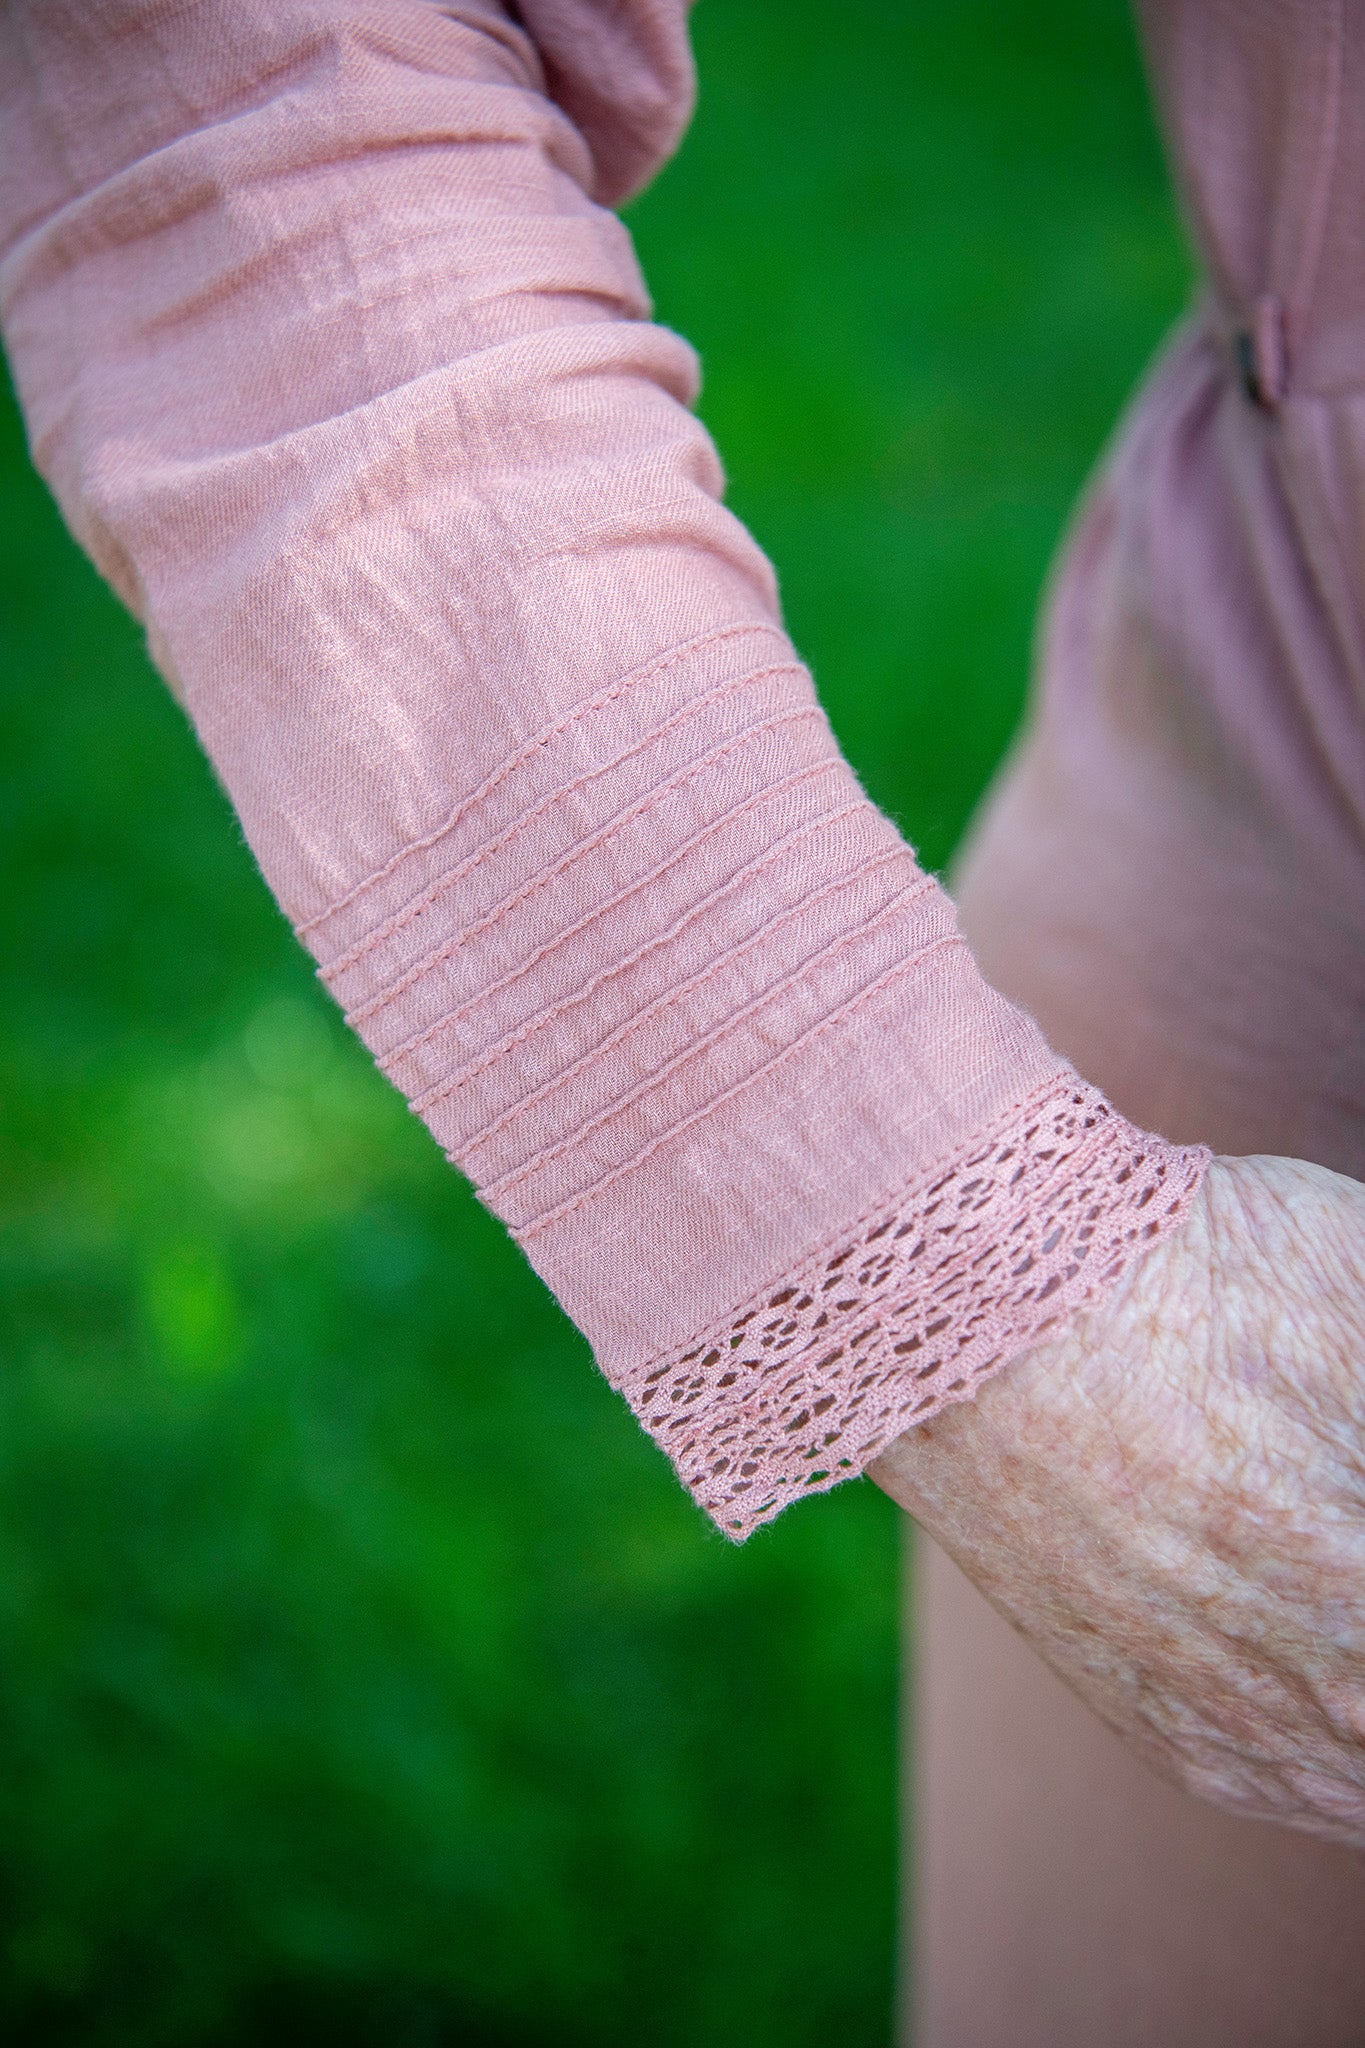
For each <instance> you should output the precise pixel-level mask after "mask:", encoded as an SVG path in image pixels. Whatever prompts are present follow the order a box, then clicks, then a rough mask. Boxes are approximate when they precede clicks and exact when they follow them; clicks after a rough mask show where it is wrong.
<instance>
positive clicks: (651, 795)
mask: <svg viewBox="0 0 1365 2048" xmlns="http://www.w3.org/2000/svg"><path fill="white" fill-rule="evenodd" d="M824 716H825V714H824V712H823V711H822V710H821V709H820V706H819V705H818V704H807V705H802V706H801V707H800V708H799V709H797V710H794V711H783V712H779V713H776V714H774V715H773V716H771V717H769V718H762V719H757V720H755V722H754V723H753V724H752V725H746V726H745V727H744V729H743V730H742V731H741V732H738V733H734V734H732V735H731V737H730V738H729V739H728V740H726V741H725V742H724V744H723V745H722V746H719V747H714V748H713V749H712V750H711V752H710V753H709V754H703V755H702V756H701V757H700V758H699V759H698V760H695V761H689V762H688V763H687V764H686V766H685V767H683V768H680V769H678V770H676V771H675V773H674V774H672V775H670V776H669V777H667V778H666V779H665V780H664V781H663V782H657V783H655V784H654V786H653V787H652V788H651V789H649V790H647V791H646V792H645V794H644V795H643V796H641V797H638V798H636V800H635V801H634V802H633V803H630V804H627V805H626V806H625V807H624V808H623V809H622V810H619V811H617V812H616V813H615V815H614V816H613V817H610V818H608V819H606V820H605V822H604V823H603V824H601V825H599V826H598V827H597V829H596V830H595V831H594V832H591V833H590V834H589V835H588V837H587V838H586V839H580V840H577V841H576V842H575V843H574V844H573V845H572V846H571V847H569V848H568V849H567V850H566V851H565V852H564V853H563V854H562V855H561V856H560V858H559V859H558V860H557V861H556V862H555V864H554V866H553V867H549V868H542V869H541V871H540V873H539V874H536V875H533V876H532V877H531V879H530V880H529V881H528V882H524V883H523V884H522V886H521V888H519V889H516V890H514V891H513V893H512V894H511V895H510V896H504V897H503V899H502V901H501V902H500V903H496V904H494V906H493V908H492V909H491V910H488V911H485V913H484V914H483V916H482V917H479V918H476V919H475V921H474V923H473V924H471V925H467V926H466V927H465V929H464V930H463V931H462V932H460V933H458V934H457V935H456V937H454V938H453V939H447V940H445V941H444V942H443V944H441V945H440V946H438V947H436V948H435V950H434V951H433V952H430V953H427V954H425V955H424V956H423V958H422V959H420V960H418V961H416V962H414V964H413V965H412V966H411V967H409V968H408V969H407V970H406V971H405V972H404V973H403V974H401V975H400V976H399V978H398V979H397V981H394V982H391V983H390V984H389V986H388V987H387V988H385V989H383V990H382V991H381V992H380V994H378V995H376V996H372V997H371V998H370V1000H369V1001H368V1002H366V1003H363V1004H362V1005H361V1006H360V1008H359V1009H356V1010H351V1011H348V1012H347V1017H346V1021H347V1023H348V1024H351V1025H359V1024H363V1023H365V1022H367V1021H368V1019H369V1018H371V1017H373V1016H375V1015H376V1014H377V1013H378V1012H379V1011H380V1010H383V1009H385V1008H387V1006H388V1005H389V1004H390V1003H391V1002H393V1001H394V1000H395V999H396V998H397V997H398V996H400V995H402V994H403V993H404V992H405V991H406V990H407V989H410V988H411V987H412V985H413V983H414V982H417V981H421V980H423V979H424V977H425V976H426V975H428V974H430V972H431V970H432V969H433V968H434V967H439V966H440V964H441V962H442V961H443V960H448V959H449V958H450V957H451V955H452V954H453V953H457V952H458V951H459V950H460V948H461V947H462V946H464V945H466V944H467V943H468V942H469V940H470V939H472V938H475V937H477V935H478V933H480V932H481V931H485V930H487V928H488V927H489V926H490V925H493V924H498V923H500V922H501V920H502V919H503V918H504V917H505V916H506V915H507V914H508V912H509V911H512V910H516V909H518V908H519V907H520V905H521V904H523V903H525V902H526V901H527V900H528V898H530V897H531V896H534V895H535V893H536V891H537V890H538V889H543V888H545V887H546V886H547V884H549V883H550V882H553V881H557V880H558V878H559V877H560V875H562V874H563V873H564V872H565V870H566V869H568V868H571V867H572V866H573V864H574V862H575V861H577V860H580V859H581V858H582V857H583V855H584V854H586V853H592V852H594V851H595V850H596V848H597V847H599V846H601V845H602V844H603V843H604V842H605V841H606V840H607V839H609V838H610V837H611V835H612V833H613V832H616V831H618V830H619V829H620V827H621V826H622V825H625V824H629V823H630V821H631V820H632V819H633V818H636V817H640V816H643V815H644V814H645V813H646V812H648V811H649V810H650V809H651V808H657V806H658V800H659V799H660V798H661V797H664V796H670V795H674V794H676V792H677V791H678V790H680V789H684V788H686V786H687V784H688V783H689V782H692V781H694V780H695V779H696V777H697V776H699V775H703V774H705V772H706V770H707V769H708V768H714V767H715V766H716V764H717V762H719V761H723V760H724V759H725V758H726V756H727V755H728V754H733V753H737V752H738V750H739V749H740V748H741V747H743V746H746V745H747V744H748V742H749V741H750V740H751V739H754V738H756V737H759V736H761V735H762V734H763V733H765V732H775V731H776V730H777V728H778V727H779V726H783V725H796V724H800V723H801V722H802V721H803V720H805V719H809V718H813V719H818V720H819V721H821V722H822V723H823V722H824ZM330 972H331V970H329V972H328V976H327V978H328V979H330Z"/></svg>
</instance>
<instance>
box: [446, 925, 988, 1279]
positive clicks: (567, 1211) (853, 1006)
mask: <svg viewBox="0 0 1365 2048" xmlns="http://www.w3.org/2000/svg"><path fill="white" fill-rule="evenodd" d="M950 946H961V947H962V949H963V950H964V952H965V951H966V940H965V939H964V938H963V937H962V935H961V933H960V932H950V933H948V934H946V935H945V936H944V937H943V938H941V939H935V940H934V941H933V943H932V944H931V945H928V946H924V947H921V949H920V951H919V952H918V953H911V954H909V955H908V956H907V957H906V958H905V959H904V960H897V961H896V962H895V963H894V964H893V965H892V966H890V967H888V968H886V969H885V971H884V972H883V973H881V974H879V975H877V976H876V978H875V979H874V980H872V981H869V982H865V983H864V985H863V987H862V988H860V989H859V990H857V992H856V993H855V994H854V995H851V996H849V997H847V998H846V1000H845V1001H844V1002H842V1003H838V1004H836V1006H835V1007H834V1009H832V1010H831V1011H830V1012H829V1014H828V1015H827V1016H825V1017H822V1018H820V1019H819V1021H818V1022H817V1023H815V1024H811V1025H809V1026H808V1027H807V1028H806V1030H804V1031H802V1032H799V1033H798V1034H797V1036H796V1037H795V1038H793V1039H792V1040H791V1041H790V1043H789V1044H787V1045H784V1046H783V1047H782V1048H781V1050H780V1051H778V1052H775V1053H774V1054H773V1055H772V1057H771V1058H770V1059H766V1060H764V1061H763V1062H762V1064H761V1065H759V1066H757V1067H755V1068H754V1069H753V1070H752V1072H750V1073H748V1074H745V1075H744V1076H743V1077H742V1078H741V1079H740V1080H738V1081H734V1082H732V1083H731V1085H730V1086H729V1087H728V1088H723V1089H721V1091H720V1093H719V1094H718V1095H713V1096H712V1097H711V1099H710V1101H709V1102H704V1103H702V1104H701V1106H700V1108H698V1109H694V1110H692V1111H691V1112H690V1113H689V1114H688V1115H687V1116H685V1117H683V1118H681V1119H680V1120H679V1122H677V1123H676V1124H671V1125H670V1126H669V1128H668V1129H667V1130H666V1131H660V1132H659V1134H658V1136H657V1137H654V1138H651V1139H650V1141H649V1143H648V1144H647V1145H642V1146H641V1148H640V1150H639V1151H638V1152H636V1153H633V1154H632V1156H631V1157H630V1158H629V1159H623V1160H622V1161H621V1163H620V1165H619V1166H613V1167H611V1168H610V1169H609V1170H608V1171H607V1172H606V1173H604V1174H603V1175H601V1177H600V1178H599V1179H598V1180H595V1181H593V1182H592V1183H591V1185H590V1186H588V1187H586V1188H580V1190H579V1191H578V1193H577V1194H576V1195H569V1196H567V1197H566V1198H565V1200H564V1201H562V1202H558V1203H556V1205H555V1206H554V1208H552V1209H546V1210H543V1211H542V1213H541V1214H540V1215H539V1216H533V1217H531V1219H530V1220H529V1222H526V1223H522V1224H509V1226H508V1227H509V1229H511V1231H512V1235H513V1236H514V1237H515V1238H516V1240H517V1242H518V1243H519V1244H526V1243H527V1242H528V1241H529V1240H530V1239H531V1238H533V1237H537V1236H539V1234H540V1232H541V1231H542V1230H548V1229H549V1228H550V1226H551V1225H552V1224H554V1223H560V1222H562V1221H563V1219H564V1218H565V1217H566V1216H571V1215H572V1214H573V1213H574V1211H575V1210H577V1209H581V1208H582V1207H583V1205H584V1203H585V1202H590V1201H592V1200H594V1199H595V1198H596V1197H597V1196H598V1195H600V1194H601V1193H602V1192H603V1190H604V1189H605V1188H608V1187H611V1186H613V1185H614V1183H615V1182H616V1181H618V1180H621V1179H622V1178H623V1177H624V1176H625V1175H626V1174H628V1173H634V1171H635V1170H636V1168H637V1167H639V1166H642V1165H643V1164H644V1162H645V1160H646V1159H649V1158H652V1156H653V1155H654V1153H656V1152H657V1151H658V1150H659V1147H660V1146H661V1145H668V1144H671V1143H672V1141H673V1140H674V1139H675V1138H679V1137H681V1136H682V1135H683V1133H684V1132H685V1131H690V1130H691V1129H692V1127H693V1125H694V1124H699V1123H702V1122H704V1121H705V1119H706V1118H707V1117H708V1116H711V1115H713V1114H714V1112H715V1111H716V1110H717V1109H719V1108H721V1107H722V1105H723V1104H725V1103H727V1102H729V1101H731V1100H732V1099H733V1098H734V1097H735V1096H736V1095H742V1094H743V1092H744V1090H745V1089H746V1088H752V1087H753V1085H754V1083H755V1082H756V1081H760V1080H762V1078H763V1076H764V1075H765V1074H770V1073H772V1072H773V1070H774V1069H775V1068H777V1067H780V1066H781V1065H782V1064H783V1063H784V1062H785V1061H786V1060H789V1059H790V1058H791V1056H792V1054H793V1053H795V1052H797V1051H799V1049H800V1048H801V1047H802V1046H803V1045H809V1044H811V1043H813V1041H814V1040H815V1039H817V1038H820V1037H823V1035H824V1033H825V1032H826V1031H832V1030H833V1029H834V1027H835V1025H836V1024H841V1023H843V1021H844V1020H845V1018H847V1017H850V1016H851V1015H852V1014H853V1012H854V1011H855V1010H859V1009H861V1008H862V1006H863V1004H864V1003H867V1002H870V1001H871V1000H872V998H873V996H875V995H878V994H880V992H881V991H882V989H884V988H888V987H889V986H890V985H891V983H892V982H894V981H897V980H899V978H900V977H901V975H903V974H909V973H910V972H911V970H912V969H913V968H916V967H919V966H921V965H922V964H923V963H924V961H925V960H927V959H928V958H929V956H930V955H931V954H933V953H938V952H941V951H943V950H944V948H946V947H950ZM446 1157H447V1159H449V1161H450V1163H451V1165H452V1166H458V1165H459V1163H460V1162H459V1160H458V1158H457V1157H456V1155H455V1154H454V1153H453V1152H448V1153H447V1154H446ZM479 1192H480V1194H482V1193H483V1192H484V1190H483V1189H480V1191H479Z"/></svg>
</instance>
